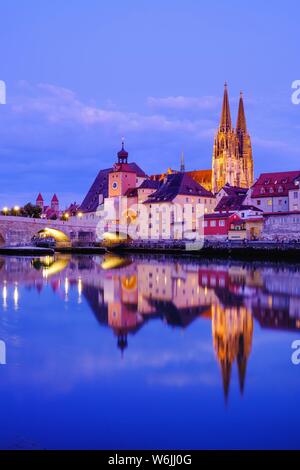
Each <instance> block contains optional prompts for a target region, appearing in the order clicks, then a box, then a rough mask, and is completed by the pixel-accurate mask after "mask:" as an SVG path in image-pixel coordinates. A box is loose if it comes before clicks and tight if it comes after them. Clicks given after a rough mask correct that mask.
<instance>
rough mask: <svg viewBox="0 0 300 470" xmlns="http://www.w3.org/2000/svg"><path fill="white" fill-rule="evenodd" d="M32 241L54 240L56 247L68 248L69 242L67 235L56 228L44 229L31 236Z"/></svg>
mask: <svg viewBox="0 0 300 470" xmlns="http://www.w3.org/2000/svg"><path fill="white" fill-rule="evenodd" d="M32 238H33V240H36V239H39V240H41V241H43V240H44V241H45V242H46V241H47V240H54V241H55V244H56V246H70V245H71V240H70V237H69V235H68V234H66V233H65V232H63V231H62V230H58V229H56V228H51V227H45V228H42V229H41V230H39V231H38V232H37V233H36V234H34V235H33V237H32Z"/></svg>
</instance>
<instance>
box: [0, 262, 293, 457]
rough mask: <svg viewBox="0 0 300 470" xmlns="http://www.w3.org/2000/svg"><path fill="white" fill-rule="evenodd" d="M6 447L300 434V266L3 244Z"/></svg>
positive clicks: (280, 438) (235, 441)
mask: <svg viewBox="0 0 300 470" xmlns="http://www.w3.org/2000/svg"><path fill="white" fill-rule="evenodd" d="M0 294H1V299H0V300H1V313H0V363H1V364H0V400H1V428H0V447H1V448H2V449H120V450H121V449H226V448H230V449H239V448H268V449H273V448H299V447H300V439H299V426H298V424H299V421H300V410H299V407H298V405H297V403H298V396H299V390H300V364H299V365H297V364H296V363H297V360H292V359H293V357H294V358H296V359H297V355H295V354H294V356H293V353H295V351H294V350H293V348H292V345H293V342H294V341H296V340H300V266H299V265H298V266H297V265H283V264H280V265H279V264H278V265H276V264H270V263H255V264H254V263H252V264H251V263H239V262H224V261H219V262H218V261H209V260H207V261H205V260H202V261H199V260H193V259H192V258H190V259H189V258H177V259H173V258H171V257H165V258H164V257H162V256H136V257H132V258H121V257H118V256H113V255H106V256H69V255H57V256H55V257H43V258H26V257H24V258H22V257H16V258H14V257H1V258H0Z"/></svg>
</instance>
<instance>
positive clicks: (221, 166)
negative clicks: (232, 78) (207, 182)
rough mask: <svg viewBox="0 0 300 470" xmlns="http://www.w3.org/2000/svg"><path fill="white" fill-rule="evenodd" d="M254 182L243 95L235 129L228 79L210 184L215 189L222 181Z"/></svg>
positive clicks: (241, 183)
mask: <svg viewBox="0 0 300 470" xmlns="http://www.w3.org/2000/svg"><path fill="white" fill-rule="evenodd" d="M252 183H253V159H252V148H251V140H250V136H249V134H248V132H247V126H246V118H245V111H244V102H243V95H242V93H241V95H240V101H239V109H238V117H237V125H236V129H234V128H233V127H232V121H231V113H230V105H229V98H228V88H227V83H225V85H224V96H223V104H222V112H221V119H220V125H219V129H218V131H217V133H216V135H215V139H214V148H213V160H212V188H213V191H214V192H215V193H216V192H218V191H219V190H220V189H221V188H222V187H223V186H225V184H230V185H231V186H239V187H243V188H249V187H250V186H251V185H252Z"/></svg>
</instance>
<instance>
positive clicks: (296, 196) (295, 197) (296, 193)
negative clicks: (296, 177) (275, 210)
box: [294, 191, 298, 199]
mask: <svg viewBox="0 0 300 470" xmlns="http://www.w3.org/2000/svg"><path fill="white" fill-rule="evenodd" d="M294 199H298V192H297V191H295V192H294Z"/></svg>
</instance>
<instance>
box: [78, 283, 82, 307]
mask: <svg viewBox="0 0 300 470" xmlns="http://www.w3.org/2000/svg"><path fill="white" fill-rule="evenodd" d="M77 290H78V303H79V304H81V295H82V280H81V278H79V279H78V284H77Z"/></svg>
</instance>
